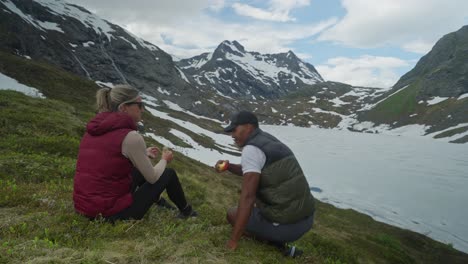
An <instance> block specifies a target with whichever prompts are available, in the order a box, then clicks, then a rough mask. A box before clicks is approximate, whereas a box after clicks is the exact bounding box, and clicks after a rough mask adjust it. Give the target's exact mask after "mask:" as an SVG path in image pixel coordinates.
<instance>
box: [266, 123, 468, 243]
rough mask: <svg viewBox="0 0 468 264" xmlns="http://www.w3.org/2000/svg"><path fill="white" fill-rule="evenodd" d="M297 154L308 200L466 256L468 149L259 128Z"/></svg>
mask: <svg viewBox="0 0 468 264" xmlns="http://www.w3.org/2000/svg"><path fill="white" fill-rule="evenodd" d="M262 129H264V130H265V131H267V132H269V133H271V134H273V135H275V136H276V137H278V138H279V139H280V140H282V141H283V142H284V143H286V144H287V145H288V146H289V147H290V148H291V149H292V150H293V151H294V153H295V154H296V156H297V158H298V159H299V162H300V163H301V166H302V168H303V170H304V172H305V174H306V175H307V179H308V181H309V185H310V186H311V187H312V191H313V194H314V196H315V197H316V198H318V199H319V200H321V201H325V202H329V203H331V204H334V205H335V206H337V207H340V208H353V209H355V210H357V211H360V212H363V213H365V214H368V215H370V216H372V217H373V218H374V219H376V220H379V221H382V222H386V223H388V224H391V225H395V226H399V227H403V228H407V229H410V230H413V231H416V232H419V233H422V234H425V235H428V236H429V237H431V238H434V239H436V240H439V241H442V242H445V243H452V244H453V245H454V247H455V248H457V249H459V250H462V251H464V252H468V221H467V219H468V209H467V208H468V207H467V204H468V144H450V143H445V142H440V141H436V140H434V139H430V138H425V137H404V136H389V135H382V134H379V135H375V134H363V133H352V132H348V131H337V130H325V129H313V128H298V127H280V126H262Z"/></svg>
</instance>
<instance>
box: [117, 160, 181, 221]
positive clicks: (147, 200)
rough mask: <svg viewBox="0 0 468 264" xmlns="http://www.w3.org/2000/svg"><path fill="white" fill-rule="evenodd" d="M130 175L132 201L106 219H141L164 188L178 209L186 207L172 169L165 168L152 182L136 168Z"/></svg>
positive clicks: (178, 182) (175, 174)
mask: <svg viewBox="0 0 468 264" xmlns="http://www.w3.org/2000/svg"><path fill="white" fill-rule="evenodd" d="M132 177H133V184H132V193H133V194H132V195H133V203H132V204H131V205H130V206H129V207H127V208H126V209H124V210H122V211H120V212H119V213H117V214H115V215H113V216H110V217H108V220H110V221H112V222H113V221H115V220H127V219H135V220H140V219H142V218H143V216H144V215H145V214H146V212H148V210H149V209H150V207H151V205H153V204H154V203H155V202H157V201H159V197H160V195H161V193H162V192H163V191H164V190H166V191H167V195H168V196H169V199H171V201H172V202H173V203H174V204H175V205H176V206H177V208H179V210H183V209H184V208H186V207H187V200H186V199H185V194H184V190H182V186H181V185H180V181H179V177H177V173H176V172H175V170H174V169H170V168H167V169H165V170H164V172H163V174H162V175H161V177H160V178H159V179H158V180H157V181H156V182H155V183H154V184H150V183H149V182H147V181H146V180H145V178H144V177H143V175H142V174H141V173H140V172H139V171H138V170H137V169H134V170H133V171H132Z"/></svg>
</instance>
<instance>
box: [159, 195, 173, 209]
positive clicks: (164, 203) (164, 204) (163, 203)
mask: <svg viewBox="0 0 468 264" xmlns="http://www.w3.org/2000/svg"><path fill="white" fill-rule="evenodd" d="M156 205H157V206H159V207H163V208H166V209H169V210H175V209H176V208H175V207H174V206H172V205H171V204H170V203H169V202H168V201H166V199H164V198H162V197H161V198H160V199H159V200H158V201H157V202H156Z"/></svg>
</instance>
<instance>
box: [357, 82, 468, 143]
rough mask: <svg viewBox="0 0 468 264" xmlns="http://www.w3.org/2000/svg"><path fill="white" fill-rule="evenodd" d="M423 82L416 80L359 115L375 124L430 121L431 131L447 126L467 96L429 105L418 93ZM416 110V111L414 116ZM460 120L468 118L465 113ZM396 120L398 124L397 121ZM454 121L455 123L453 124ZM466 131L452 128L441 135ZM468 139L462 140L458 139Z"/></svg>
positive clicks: (462, 121) (428, 122) (463, 105)
mask: <svg viewBox="0 0 468 264" xmlns="http://www.w3.org/2000/svg"><path fill="white" fill-rule="evenodd" d="M420 89H421V88H420V82H415V83H413V84H411V85H409V86H408V87H406V88H403V89H401V90H400V91H399V92H397V93H395V94H394V95H392V96H390V97H388V98H387V99H386V100H385V101H382V102H381V103H379V104H378V105H377V106H375V107H374V108H373V109H371V110H369V111H367V112H363V113H362V114H361V115H360V120H363V121H364V120H369V121H372V122H374V123H375V124H382V123H384V124H394V122H396V123H398V125H397V126H403V125H408V124H427V125H432V126H433V127H432V128H430V129H429V130H428V133H432V132H435V131H437V130H443V129H446V128H447V126H450V125H449V122H448V120H447V116H449V115H459V113H460V112H463V109H464V108H465V107H466V105H467V104H468V99H466V98H465V99H462V100H457V99H454V98H452V99H448V100H445V101H443V102H441V103H439V104H435V105H430V106H428V105H426V104H418V102H417V99H416V97H417V95H418V93H419V91H420ZM413 114H416V115H414V116H412V115H413ZM459 122H460V123H464V122H468V117H465V116H462V119H461V120H460V121H459ZM396 123H395V124H396ZM452 125H453V124H452ZM462 132H464V131H463V130H462V129H457V130H453V131H451V132H450V133H442V134H439V136H438V137H436V138H440V137H446V136H452V135H455V134H459V133H462ZM463 142H468V141H466V139H465V140H462V141H461V142H458V143H463Z"/></svg>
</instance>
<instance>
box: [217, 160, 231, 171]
mask: <svg viewBox="0 0 468 264" xmlns="http://www.w3.org/2000/svg"><path fill="white" fill-rule="evenodd" d="M228 167H229V160H218V162H216V164H215V166H214V168H215V170H216V172H218V173H221V172H223V171H226V170H227V169H228Z"/></svg>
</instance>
